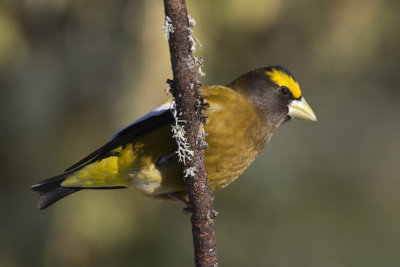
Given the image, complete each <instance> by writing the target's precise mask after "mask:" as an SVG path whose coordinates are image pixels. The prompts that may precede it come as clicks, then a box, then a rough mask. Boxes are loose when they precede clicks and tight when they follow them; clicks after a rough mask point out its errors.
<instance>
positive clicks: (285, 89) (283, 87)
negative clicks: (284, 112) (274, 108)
mask: <svg viewBox="0 0 400 267" xmlns="http://www.w3.org/2000/svg"><path fill="white" fill-rule="evenodd" d="M280 92H281V94H282V95H289V94H290V91H289V88H287V87H286V86H282V87H281V89H280Z"/></svg>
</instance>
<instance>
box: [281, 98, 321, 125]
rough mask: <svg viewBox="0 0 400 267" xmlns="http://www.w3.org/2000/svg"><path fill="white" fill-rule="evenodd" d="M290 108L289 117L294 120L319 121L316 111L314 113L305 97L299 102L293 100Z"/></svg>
mask: <svg viewBox="0 0 400 267" xmlns="http://www.w3.org/2000/svg"><path fill="white" fill-rule="evenodd" d="M288 107H289V113H288V115H289V116H290V117H291V118H293V119H301V120H309V121H317V117H316V116H315V114H314V111H312V109H311V108H310V106H309V105H308V103H307V101H306V100H305V98H304V97H301V99H299V100H296V99H295V100H293V101H292V103H290V104H289V106H288Z"/></svg>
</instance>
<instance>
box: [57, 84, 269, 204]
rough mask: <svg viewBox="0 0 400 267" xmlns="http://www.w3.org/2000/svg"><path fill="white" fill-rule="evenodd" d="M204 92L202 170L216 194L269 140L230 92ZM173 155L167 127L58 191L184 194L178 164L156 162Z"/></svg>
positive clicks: (85, 171)
mask: <svg viewBox="0 0 400 267" xmlns="http://www.w3.org/2000/svg"><path fill="white" fill-rule="evenodd" d="M217 88H218V90H216V89H217ZM221 90H222V91H223V92H221ZM203 93H204V95H205V97H206V99H207V101H208V102H209V103H210V108H209V109H208V110H207V115H208V122H207V124H206V125H205V131H206V132H207V133H208V136H207V137H206V141H207V142H208V144H209V147H208V149H206V151H205V166H206V170H207V175H208V180H209V186H210V190H211V191H216V190H218V189H221V188H223V187H225V186H227V185H228V184H230V183H231V182H233V181H234V180H235V179H236V178H237V177H238V176H239V175H240V174H241V173H242V172H243V171H244V170H245V169H247V167H248V166H249V165H250V163H251V162H252V161H253V160H254V158H255V157H256V156H257V154H258V153H259V152H260V151H261V149H262V147H264V145H265V144H266V142H267V141H268V139H269V138H270V135H267V134H266V133H268V132H272V131H270V130H269V129H268V127H265V126H261V125H260V123H261V122H260V121H259V119H258V116H257V115H256V114H255V113H254V111H253V109H252V108H251V107H250V106H249V105H248V104H247V102H246V101H245V100H244V99H242V97H241V96H240V95H239V94H238V93H236V92H234V91H232V90H231V89H229V88H226V87H216V86H214V87H207V88H206V90H204V89H203ZM260 129H263V130H262V131H260ZM175 150H176V144H175V141H174V140H173V139H172V133H171V126H170V125H167V126H164V127H162V128H159V129H157V130H155V131H153V132H150V133H148V134H146V135H143V136H140V137H138V138H135V139H134V140H132V141H131V142H130V143H129V144H127V145H125V146H123V147H119V148H117V149H115V150H114V151H113V152H116V153H117V154H115V153H114V154H115V156H110V157H108V158H105V159H102V160H100V161H98V162H95V163H92V164H90V165H88V166H86V167H84V168H83V169H82V170H80V171H78V172H77V173H75V174H74V175H72V176H70V177H68V178H67V179H66V180H65V181H64V182H63V183H62V186H66V187H92V188H93V187H114V186H126V187H132V188H135V189H137V190H139V191H140V192H142V193H144V194H145V195H148V196H152V197H161V198H162V197H165V196H166V195H167V194H168V193H176V192H178V193H180V194H185V184H184V182H183V180H182V169H181V166H180V164H177V163H176V162H175V161H173V160H172V161H171V164H161V166H160V165H159V164H157V163H156V162H157V160H159V159H160V158H162V157H167V156H168V155H170V154H172V153H174V151H175Z"/></svg>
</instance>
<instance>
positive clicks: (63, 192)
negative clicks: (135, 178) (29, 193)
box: [31, 170, 126, 210]
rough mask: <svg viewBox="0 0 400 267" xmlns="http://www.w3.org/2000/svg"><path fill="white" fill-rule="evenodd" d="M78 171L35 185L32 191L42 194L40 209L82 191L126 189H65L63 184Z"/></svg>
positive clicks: (116, 187) (39, 203)
mask: <svg viewBox="0 0 400 267" xmlns="http://www.w3.org/2000/svg"><path fill="white" fill-rule="evenodd" d="M75 171H76V170H73V171H69V172H65V173H63V174H60V175H57V176H54V177H51V178H49V179H47V180H44V181H41V182H40V183H38V184H35V185H33V186H32V187H31V189H32V190H33V191H35V192H38V193H39V194H40V196H39V202H38V208H39V209H41V210H42V209H45V208H47V207H48V206H50V205H52V204H53V203H54V202H56V201H58V200H60V199H62V198H64V197H66V196H68V195H70V194H72V193H75V192H77V191H79V190H82V189H121V188H126V187H125V186H113V187H90V188H82V187H63V186H61V183H62V182H63V181H64V180H65V179H67V178H68V177H69V176H70V175H72V174H73V173H75Z"/></svg>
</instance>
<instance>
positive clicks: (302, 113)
mask: <svg viewBox="0 0 400 267" xmlns="http://www.w3.org/2000/svg"><path fill="white" fill-rule="evenodd" d="M228 87H230V88H232V89H234V90H236V91H237V92H239V93H240V94H241V95H243V96H244V97H245V98H246V99H247V101H249V102H250V103H251V104H252V105H253V107H254V108H255V110H256V111H257V113H258V114H259V115H260V117H261V118H262V119H263V120H265V121H267V122H268V123H269V124H272V125H274V126H276V127H278V126H279V125H280V124H282V123H283V122H285V121H287V120H289V119H292V118H293V119H294V118H297V119H305V120H311V121H316V120H317V119H316V116H315V114H314V112H313V111H312V109H311V108H310V106H309V105H308V104H307V102H306V100H305V99H304V97H303V96H302V95H301V91H300V87H299V84H298V83H297V81H296V80H295V79H294V77H293V75H292V74H291V73H290V72H289V71H288V70H286V69H284V68H283V67H280V66H272V67H267V68H262V69H257V70H253V71H250V72H248V73H246V74H244V75H242V76H240V77H239V78H238V79H236V80H234V81H233V82H231V83H230V84H229V85H228Z"/></svg>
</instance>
